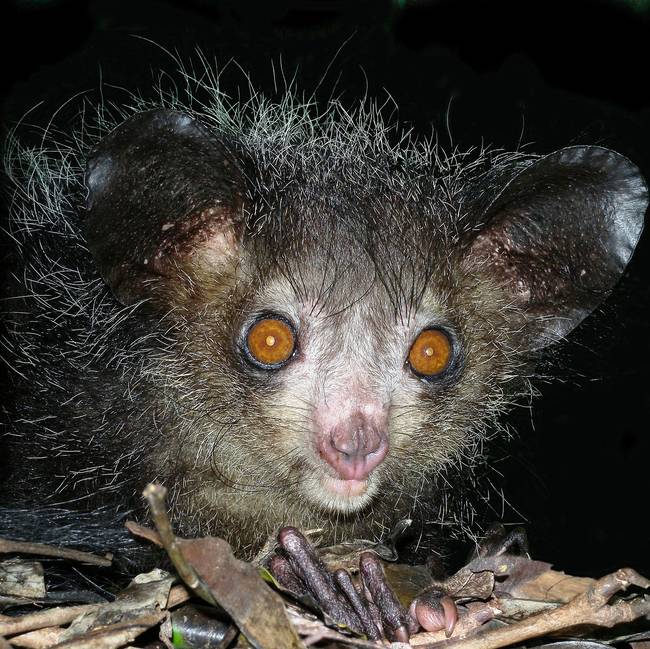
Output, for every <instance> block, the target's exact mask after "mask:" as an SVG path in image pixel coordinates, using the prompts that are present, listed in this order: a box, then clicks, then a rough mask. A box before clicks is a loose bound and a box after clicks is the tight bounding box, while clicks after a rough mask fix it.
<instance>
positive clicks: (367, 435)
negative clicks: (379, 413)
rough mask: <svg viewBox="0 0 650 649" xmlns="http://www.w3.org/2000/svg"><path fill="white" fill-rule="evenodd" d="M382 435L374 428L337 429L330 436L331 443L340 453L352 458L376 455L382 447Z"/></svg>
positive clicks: (343, 427) (341, 427) (342, 427)
mask: <svg viewBox="0 0 650 649" xmlns="http://www.w3.org/2000/svg"><path fill="white" fill-rule="evenodd" d="M381 440H382V435H381V434H380V433H378V432H377V431H376V430H375V429H374V428H371V427H363V428H353V429H350V428H347V427H345V426H339V427H336V428H335V429H334V430H332V432H331V434H330V443H331V444H332V447H333V448H334V449H336V450H337V451H338V452H339V453H343V455H347V456H348V457H350V458H354V457H364V456H366V455H369V454H370V453H374V452H375V451H376V450H377V449H378V448H379V446H380V445H381Z"/></svg>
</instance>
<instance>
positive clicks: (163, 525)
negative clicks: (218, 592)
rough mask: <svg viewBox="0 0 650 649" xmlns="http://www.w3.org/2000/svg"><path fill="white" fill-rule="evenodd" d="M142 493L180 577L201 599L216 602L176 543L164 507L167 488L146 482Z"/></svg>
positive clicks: (214, 603)
mask: <svg viewBox="0 0 650 649" xmlns="http://www.w3.org/2000/svg"><path fill="white" fill-rule="evenodd" d="M142 495H143V496H144V497H145V499H146V500H147V502H148V503H149V511H150V512H151V518H152V519H153V522H154V524H155V526H156V529H157V530H158V534H160V541H161V543H162V545H163V547H164V548H165V550H166V551H167V554H168V555H169V558H170V559H171V561H172V563H173V564H174V568H176V570H177V572H178V574H179V576H180V578H181V579H182V580H183V581H184V582H185V583H186V584H187V585H188V586H189V587H190V588H191V589H192V590H193V591H194V592H195V593H196V594H197V595H198V596H199V597H201V598H202V599H204V600H205V601H206V602H208V603H209V604H212V605H216V604H217V602H216V601H215V600H214V597H212V594H211V593H210V591H209V590H208V589H207V588H205V586H204V585H203V583H202V582H201V580H200V579H199V576H198V575H197V574H196V571H195V570H194V568H192V566H191V565H190V564H189V563H188V562H187V561H186V560H185V557H184V556H183V554H182V552H181V551H180V549H179V547H178V545H177V544H176V536H175V535H174V531H173V530H172V526H171V523H170V522H169V517H168V516H167V511H166V509H165V498H166V496H167V489H165V488H164V487H162V486H160V485H156V484H148V485H147V486H146V487H145V489H144V491H143V492H142Z"/></svg>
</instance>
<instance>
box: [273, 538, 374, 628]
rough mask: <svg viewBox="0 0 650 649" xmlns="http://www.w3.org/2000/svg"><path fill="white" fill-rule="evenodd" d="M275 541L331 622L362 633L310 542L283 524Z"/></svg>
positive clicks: (350, 609)
mask: <svg viewBox="0 0 650 649" xmlns="http://www.w3.org/2000/svg"><path fill="white" fill-rule="evenodd" d="M278 543H279V544H280V547H281V548H282V549H283V550H284V552H285V553H286V556H287V559H288V560H289V563H290V565H291V568H292V569H293V571H294V573H295V574H296V575H298V577H299V578H300V579H301V580H302V581H303V582H304V583H305V584H306V586H307V588H308V589H309V592H310V593H311V594H312V596H313V597H314V599H315V600H316V601H317V602H318V604H319V606H320V607H321V609H322V611H323V612H324V613H325V614H327V615H329V616H330V617H331V618H332V619H333V620H334V621H335V622H338V623H339V624H344V625H346V626H347V627H349V628H350V629H353V630H354V631H357V632H359V633H364V629H363V625H362V624H361V621H360V620H359V617H358V616H357V614H356V613H355V612H354V609H353V608H352V606H351V605H350V604H349V603H348V601H347V600H346V599H345V597H344V596H343V595H342V594H340V593H339V592H338V591H337V589H336V586H335V584H334V580H333V578H332V576H331V575H330V573H329V572H328V571H327V568H326V567H325V564H324V563H323V562H322V561H321V560H320V559H319V558H318V556H317V554H316V552H315V551H314V549H313V548H312V546H311V543H310V542H309V541H308V540H307V539H306V538H305V537H304V536H303V535H302V534H301V533H300V532H299V531H298V530H297V529H296V528H295V527H283V528H282V529H281V530H280V532H279V533H278Z"/></svg>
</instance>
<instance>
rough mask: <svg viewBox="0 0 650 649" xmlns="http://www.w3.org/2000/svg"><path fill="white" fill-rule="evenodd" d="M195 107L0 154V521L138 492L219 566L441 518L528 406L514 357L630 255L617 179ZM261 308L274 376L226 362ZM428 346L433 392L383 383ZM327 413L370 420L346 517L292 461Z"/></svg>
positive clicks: (304, 457) (592, 155)
mask: <svg viewBox="0 0 650 649" xmlns="http://www.w3.org/2000/svg"><path fill="white" fill-rule="evenodd" d="M204 90H205V89H204ZM208 91H209V92H210V94H211V102H210V104H209V105H205V106H200V107H196V106H192V105H181V104H180V102H178V101H177V100H176V99H174V98H172V99H170V100H168V101H163V105H161V106H152V105H150V104H144V103H142V102H137V101H136V102H135V105H134V107H133V108H132V109H129V110H128V111H127V113H128V114H122V115H121V116H120V118H119V119H116V120H114V121H110V120H107V119H106V116H105V113H104V112H103V110H100V111H99V114H100V118H101V119H99V120H98V121H97V122H96V123H93V124H89V123H88V122H87V123H86V124H85V126H84V129H83V130H82V131H80V132H79V133H78V134H77V136H76V138H74V139H73V140H72V141H71V142H70V143H68V144H65V143H62V142H61V141H57V143H56V145H54V141H53V140H52V141H50V140H46V141H47V142H50V143H49V144H44V146H42V147H40V148H37V149H25V148H21V147H20V146H19V145H18V144H17V143H16V142H15V141H12V142H11V143H10V147H9V151H8V157H7V170H8V173H9V178H10V181H11V186H12V190H13V195H12V210H11V221H10V224H9V232H10V235H11V237H12V239H13V240H14V241H15V243H16V250H17V252H18V257H19V263H18V264H17V270H16V271H15V275H14V277H13V280H14V287H13V289H14V290H13V297H12V298H11V300H10V301H9V302H8V304H9V309H8V310H7V313H6V315H5V322H6V326H7V333H6V334H5V337H4V339H3V341H2V344H3V352H2V353H3V358H4V359H5V361H6V362H7V364H8V365H9V366H10V368H11V379H12V384H13V385H12V395H13V396H12V401H11V405H10V409H9V422H8V428H7V432H6V435H5V443H6V444H7V447H8V452H9V456H8V457H9V461H8V463H7V467H8V469H9V472H8V476H9V477H8V480H7V483H6V486H4V487H3V490H4V493H5V498H6V499H7V504H8V506H9V507H10V508H9V509H4V510H3V516H5V517H7V518H9V519H10V518H11V507H13V506H17V504H18V503H20V504H21V505H24V504H25V503H30V504H37V505H38V507H39V508H42V507H45V506H52V507H65V508H69V509H70V510H71V511H74V510H86V511H88V510H92V509H93V508H95V507H97V506H98V505H101V506H102V508H103V509H102V511H103V512H106V511H109V512H121V511H124V510H125V509H131V508H136V509H137V508H138V505H139V499H138V493H139V491H140V490H141V488H142V486H143V485H144V483H146V482H148V481H152V480H157V481H161V482H163V483H164V484H166V485H167V486H168V488H169V489H170V494H171V498H170V501H171V506H172V510H173V514H174V518H175V521H176V524H177V526H178V528H179V530H180V531H181V532H184V533H188V534H189V533H212V534H217V535H220V536H223V537H225V538H227V539H228V540H229V541H230V542H231V543H232V544H233V545H234V546H235V547H236V548H237V549H238V550H239V551H241V552H242V553H243V554H250V553H251V552H253V551H254V550H255V549H256V548H257V547H259V544H260V543H261V542H263V541H264V540H265V538H266V536H267V535H268V534H269V533H271V532H272V531H273V530H274V529H275V528H276V527H277V526H278V525H279V524H282V523H286V524H292V525H298V526H301V527H304V528H314V527H322V528H324V529H325V536H326V538H327V540H330V541H333V540H335V539H339V540H340V539H342V538H350V537H362V536H363V537H379V536H381V535H382V534H383V533H385V532H386V531H387V530H388V529H390V528H391V527H392V526H393V525H394V524H395V523H396V522H397V521H398V520H400V519H403V518H414V519H416V520H419V521H421V522H425V521H426V522H437V523H441V524H449V523H453V524H455V525H459V524H462V521H463V520H464V515H465V514H466V513H467V512H468V511H471V507H468V506H467V504H466V501H465V498H466V496H465V492H464V491H463V490H462V489H460V488H459V486H458V484H459V483H461V482H463V483H467V482H468V480H469V482H470V483H471V477H469V478H468V476H471V474H472V467H473V465H474V464H476V462H477V461H480V458H481V457H482V455H483V452H482V445H483V443H484V441H485V440H486V439H487V438H488V437H489V436H490V435H491V434H493V433H494V432H495V431H497V430H499V427H500V424H499V416H500V415H501V414H502V413H503V412H504V411H505V410H506V409H508V408H509V407H510V406H511V405H512V404H513V403H514V402H516V401H518V400H521V399H522V398H525V397H526V395H528V394H529V393H530V387H529V385H528V379H529V377H530V376H531V375H532V373H533V369H534V363H535V358H536V355H537V353H538V351H539V350H540V349H541V348H543V347H545V346H547V345H548V344H550V343H552V342H555V341H557V340H559V339H560V338H562V337H563V336H564V335H566V334H567V333H568V332H569V331H570V330H571V329H572V328H573V327H574V326H575V325H576V324H578V323H579V322H580V321H581V320H582V319H583V318H584V317H585V316H586V315H587V314H588V313H589V312H590V311H592V310H593V309H594V308H595V307H596V306H597V305H598V304H599V303H600V302H601V301H602V300H603V299H604V298H605V297H606V295H607V293H608V292H609V290H610V289H611V288H612V286H613V285H614V283H615V282H616V280H617V278H618V277H619V275H620V274H621V272H622V271H623V269H624V267H625V264H626V263H627V261H628V259H629V257H630V255H631V253H632V251H633V248H634V245H635V244H636V241H637V239H638V236H639V234H640V230H641V226H642V219H643V214H644V212H645V207H646V204H647V191H646V187H645V184H644V181H643V179H642V178H641V177H640V175H639V173H638V170H637V169H636V168H635V167H634V166H633V165H632V164H631V163H630V162H629V161H627V160H626V159H624V158H623V157H622V156H619V155H618V154H615V153H613V152H611V151H608V150H606V149H601V148H598V147H572V148H569V149H563V150H561V151H558V152H556V153H554V154H551V155H550V156H547V157H545V158H538V157H536V156H525V155H521V154H504V153H498V152H496V153H490V152H486V151H479V152H476V151H475V152H469V153H467V154H465V155H461V154H458V153H456V154H454V155H451V156H445V155H444V153H443V152H442V151H440V150H439V149H438V148H437V147H435V146H433V145H431V144H430V143H429V142H426V141H423V142H417V141H411V140H410V139H409V138H408V137H407V136H405V135H403V134H401V133H400V131H399V129H398V128H397V127H393V126H390V127H389V126H386V125H385V124H384V123H383V121H382V119H381V116H380V114H379V111H377V110H376V108H375V107H374V106H372V105H370V106H367V105H360V106H359V108H358V109H357V111H356V112H353V113H349V112H346V111H345V110H344V109H343V108H342V107H341V106H340V105H339V104H338V103H337V102H335V101H333V102H331V103H330V104H328V106H327V107H326V108H325V110H324V111H322V112H320V113H318V112H317V111H316V109H315V108H314V107H313V106H312V105H311V104H309V103H301V102H300V101H298V100H296V99H295V98H294V97H293V96H292V95H291V94H290V93H288V94H287V95H285V96H284V97H283V99H282V100H281V101H280V102H279V103H277V104H274V103H272V102H269V101H267V100H266V99H265V98H263V97H260V96H255V97H254V98H253V99H252V100H251V102H249V103H248V104H247V105H245V106H243V107H241V106H239V105H237V104H236V103H231V102H229V101H228V100H227V98H225V97H224V96H223V95H222V94H221V93H220V92H219V90H218V86H217V85H216V84H215V85H213V86H209V87H208ZM265 314H278V315H280V316H281V317H282V318H285V319H286V320H287V321H288V322H290V323H291V325H292V326H293V327H294V329H295V331H296V337H297V347H296V353H295V355H294V357H293V358H292V360H291V362H290V363H288V364H287V365H286V366H285V367H282V368H281V369H279V370H272V371H269V370H260V369H259V368H257V367H255V366H253V365H252V364H251V363H250V362H248V361H247V359H246V353H245V349H244V348H245V344H246V343H245V332H246V330H247V328H248V327H249V326H250V325H251V324H252V323H253V322H254V321H255V319H256V318H258V317H260V316H263V315H265ZM428 327H438V328H443V329H444V330H445V331H447V333H448V335H449V337H450V339H451V340H452V342H453V348H454V356H453V363H452V364H451V365H450V367H449V369H448V371H446V372H445V373H444V375H443V376H441V377H439V378H437V379H436V380H424V379H422V378H421V377H417V376H414V375H413V373H412V372H411V371H410V370H409V367H408V366H407V364H406V358H407V355H408V351H409V347H410V345H411V344H412V342H413V340H414V338H415V336H417V334H418V332H420V331H421V330H423V329H426V328H428ZM346 399H348V400H352V401H354V402H355V403H358V404H360V405H359V410H360V411H361V410H363V408H365V407H366V405H367V404H370V403H373V404H375V403H379V404H382V406H381V407H383V408H384V409H385V416H386V421H387V424H386V430H385V431H383V432H382V433H381V434H382V435H385V437H386V444H387V445H388V447H389V450H388V453H387V455H386V458H385V460H383V462H381V463H380V465H379V466H378V467H377V468H376V469H375V470H373V472H372V474H371V475H370V476H369V478H368V484H367V489H366V491H365V492H364V493H363V494H362V495H359V496H355V498H347V497H346V496H343V495H341V494H340V493H339V492H337V491H336V489H335V490H330V491H328V490H327V489H325V488H324V487H323V481H326V480H328V479H330V478H331V468H329V467H327V465H326V464H325V463H324V462H323V460H322V458H321V457H319V454H318V452H317V451H315V448H320V447H319V446H318V444H321V443H322V438H323V437H327V435H329V434H330V432H329V430H330V428H328V426H330V424H331V422H334V424H331V425H332V426H334V425H335V424H336V425H338V423H337V422H338V420H337V419H336V417H337V416H339V415H338V414H337V410H341V409H344V408H345V407H347V406H346V405H345V404H346V403H347V402H346ZM339 403H340V407H339V405H337V404H339ZM368 408H369V406H368ZM341 416H342V415H341ZM319 422H327V423H319ZM315 440H316V441H315ZM452 501H454V504H453V505H452V504H450V503H451V502H452ZM109 518H110V516H109Z"/></svg>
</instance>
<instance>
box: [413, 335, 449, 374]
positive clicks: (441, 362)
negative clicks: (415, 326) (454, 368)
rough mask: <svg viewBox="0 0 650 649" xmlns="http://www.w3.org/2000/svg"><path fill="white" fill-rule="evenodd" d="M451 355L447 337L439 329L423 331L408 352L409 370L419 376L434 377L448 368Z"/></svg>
mask: <svg viewBox="0 0 650 649" xmlns="http://www.w3.org/2000/svg"><path fill="white" fill-rule="evenodd" d="M452 353H453V348H452V345H451V340H449V336H447V334H446V333H444V332H443V331H440V329H425V330H424V331H423V332H421V333H420V335H419V336H418V337H417V338H416V339H415V342H414V343H413V345H412V347H411V351H410V352H409V365H410V366H411V369H412V370H413V371H414V372H415V373H416V374H419V375H421V376H436V375H437V374H441V373H442V372H443V371H444V370H446V369H447V367H449V364H450V362H451V358H452Z"/></svg>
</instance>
